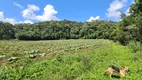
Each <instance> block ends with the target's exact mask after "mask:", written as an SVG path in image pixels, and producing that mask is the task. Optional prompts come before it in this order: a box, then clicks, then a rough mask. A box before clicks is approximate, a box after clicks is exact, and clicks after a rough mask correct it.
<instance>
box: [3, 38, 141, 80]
mask: <svg viewBox="0 0 142 80" xmlns="http://www.w3.org/2000/svg"><path fill="white" fill-rule="evenodd" d="M59 42H60V41H59ZM74 42H75V41H74ZM74 42H71V43H72V44H73V43H74ZM87 42H89V43H91V44H93V43H94V45H95V44H97V48H96V46H95V47H91V48H94V49H89V50H91V51H88V50H87V51H86V49H85V50H81V51H74V54H65V55H60V54H58V55H56V57H54V58H50V59H44V60H42V61H41V60H40V61H36V62H33V60H32V59H30V58H23V59H22V64H20V65H12V66H11V65H7V64H3V65H2V66H0V78H1V79H2V80H3V79H4V80H7V79H8V80H74V79H75V80H110V78H109V75H108V74H107V73H104V70H105V69H106V67H107V66H109V65H115V66H118V67H121V66H122V65H124V66H128V67H129V68H130V70H131V71H130V73H129V74H128V75H127V76H126V77H122V78H119V75H118V74H115V75H116V76H115V77H114V78H113V79H116V80H117V79H122V80H141V79H142V76H141V75H142V68H141V66H142V63H141V53H140V52H139V53H135V54H134V53H132V51H131V50H130V49H129V48H128V47H127V46H121V45H119V44H117V43H114V42H111V41H108V40H104V42H102V41H101V42H100V41H95V40H94V41H93V40H88V41H87ZM87 42H86V43H87ZM75 43H76V42H75ZM77 43H78V41H77ZM82 43H84V41H83V40H82ZM98 44H99V45H98ZM102 44H103V45H102ZM56 45H57V43H56ZM89 45H90V44H89ZM15 63H16V62H15ZM15 63H13V64H15Z"/></svg>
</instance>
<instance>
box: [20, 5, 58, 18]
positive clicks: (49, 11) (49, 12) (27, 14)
mask: <svg viewBox="0 0 142 80" xmlns="http://www.w3.org/2000/svg"><path fill="white" fill-rule="evenodd" d="M39 10H40V8H39V7H38V6H35V5H30V4H28V8H27V9H25V10H23V11H22V16H23V17H24V18H26V19H31V20H37V21H51V20H55V21H56V20H59V19H58V18H57V17H56V16H55V15H56V14H57V13H58V12H57V11H56V10H55V9H54V7H53V6H52V5H46V7H45V8H44V12H43V13H42V15H36V14H35V13H34V12H36V11H39Z"/></svg>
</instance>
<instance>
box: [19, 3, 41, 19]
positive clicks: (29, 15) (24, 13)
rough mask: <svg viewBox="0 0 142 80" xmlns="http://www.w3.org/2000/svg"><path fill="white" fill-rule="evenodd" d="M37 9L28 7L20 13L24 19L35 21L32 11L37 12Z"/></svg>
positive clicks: (36, 7)
mask: <svg viewBox="0 0 142 80" xmlns="http://www.w3.org/2000/svg"><path fill="white" fill-rule="evenodd" d="M39 10H40V9H39V7H38V6H35V5H29V4H28V8H27V9H25V10H23V11H22V16H23V17H24V18H26V19H33V20H34V19H35V14H34V11H39Z"/></svg>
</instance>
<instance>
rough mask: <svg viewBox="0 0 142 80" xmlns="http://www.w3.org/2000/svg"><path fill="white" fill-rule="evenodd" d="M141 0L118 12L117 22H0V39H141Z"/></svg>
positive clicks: (124, 42) (123, 40)
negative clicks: (121, 12)
mask: <svg viewBox="0 0 142 80" xmlns="http://www.w3.org/2000/svg"><path fill="white" fill-rule="evenodd" d="M141 7H142V0H135V3H134V4H132V5H131V6H130V9H129V15H125V14H124V13H123V14H122V15H121V18H122V20H121V21H119V22H117V23H116V22H112V21H104V20H97V21H93V22H84V23H82V22H75V21H68V20H63V21H45V22H39V23H34V24H15V25H12V24H10V23H4V22H0V39H19V40H55V39H79V38H83V39H111V40H114V41H119V42H121V43H123V44H126V43H128V42H129V41H130V40H135V41H140V42H142V8H141Z"/></svg>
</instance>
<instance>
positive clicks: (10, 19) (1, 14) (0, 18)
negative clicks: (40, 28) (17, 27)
mask: <svg viewBox="0 0 142 80" xmlns="http://www.w3.org/2000/svg"><path fill="white" fill-rule="evenodd" d="M0 21H3V22H9V23H11V24H18V23H30V24H33V22H32V21H31V20H25V21H19V22H17V21H16V20H15V19H14V18H4V14H3V12H0Z"/></svg>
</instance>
